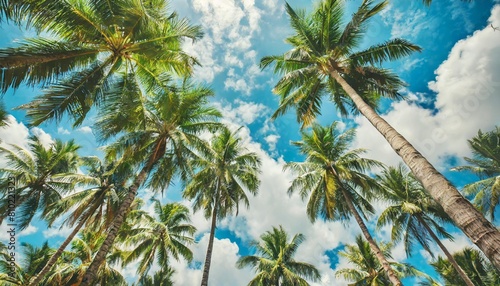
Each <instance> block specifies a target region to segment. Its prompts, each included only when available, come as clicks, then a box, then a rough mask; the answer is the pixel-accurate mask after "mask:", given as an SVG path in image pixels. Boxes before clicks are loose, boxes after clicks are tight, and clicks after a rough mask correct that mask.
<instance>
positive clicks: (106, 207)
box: [29, 157, 132, 285]
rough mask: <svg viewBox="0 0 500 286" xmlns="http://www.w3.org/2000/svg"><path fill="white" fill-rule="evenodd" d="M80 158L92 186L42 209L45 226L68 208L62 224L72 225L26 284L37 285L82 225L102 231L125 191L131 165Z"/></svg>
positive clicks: (52, 222)
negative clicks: (53, 251)
mask: <svg viewBox="0 0 500 286" xmlns="http://www.w3.org/2000/svg"><path fill="white" fill-rule="evenodd" d="M82 161H83V162H84V163H83V164H84V166H86V167H87V168H88V174H87V175H88V176H90V177H91V178H93V180H92V181H93V182H91V184H92V186H90V188H87V189H85V190H83V191H79V192H76V193H74V194H71V195H69V196H66V197H64V198H63V199H61V200H60V201H58V202H56V203H55V204H53V205H51V206H50V207H49V208H48V210H46V211H45V212H44V217H45V218H46V219H47V220H48V222H49V225H48V226H49V227H51V226H52V225H53V224H54V222H55V221H56V219H57V218H59V217H61V216H62V215H65V214H67V213H68V211H71V214H70V215H69V216H67V217H66V219H65V220H64V221H63V223H62V224H61V226H63V225H66V226H68V227H74V228H73V231H72V232H71V233H70V234H69V235H68V237H67V238H66V239H65V240H64V242H63V243H62V244H61V246H60V247H59V248H58V249H57V251H56V252H55V253H54V255H53V256H52V257H51V258H50V260H49V261H48V262H47V264H46V265H45V267H44V268H43V269H42V270H41V271H40V272H39V273H38V275H37V276H35V277H34V278H33V280H32V281H31V282H30V284H29V285H38V283H39V282H40V281H41V279H42V278H43V277H44V276H45V275H46V274H47V272H49V270H50V269H51V268H52V266H53V265H54V264H55V263H56V262H57V260H58V259H59V257H60V256H61V255H62V253H63V251H64V249H65V248H66V246H67V245H68V244H69V243H70V242H71V240H73V238H74V237H75V235H76V234H78V232H79V231H80V230H81V229H82V228H83V227H87V228H90V229H93V230H95V231H99V230H100V231H104V230H105V228H106V227H108V226H109V225H110V224H111V221H112V219H113V218H114V216H115V212H116V211H117V210H118V207H119V203H120V202H121V200H123V197H124V195H125V194H126V192H127V191H126V188H125V183H126V182H127V181H128V180H129V178H130V177H131V175H132V173H131V170H130V168H129V167H130V166H123V165H118V166H117V162H108V163H105V162H102V161H101V160H100V159H99V158H97V157H85V158H82ZM75 225H76V226H75Z"/></svg>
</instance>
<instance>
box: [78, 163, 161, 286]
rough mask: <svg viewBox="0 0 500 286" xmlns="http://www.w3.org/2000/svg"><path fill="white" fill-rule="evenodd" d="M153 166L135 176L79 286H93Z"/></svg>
mask: <svg viewBox="0 0 500 286" xmlns="http://www.w3.org/2000/svg"><path fill="white" fill-rule="evenodd" d="M155 161H157V160H155ZM153 165H154V162H150V163H148V164H147V165H146V166H144V168H142V170H141V172H140V173H139V175H137V177H136V178H135V180H134V183H133V184H132V186H130V187H129V189H128V194H127V196H126V197H125V199H124V200H123V203H122V204H121V205H120V208H119V209H118V213H117V214H116V216H115V218H114V219H113V222H112V223H111V226H110V228H109V229H108V235H107V236H106V239H105V240H104V242H103V243H102V245H101V247H100V248H99V251H98V252H97V254H96V255H95V257H94V259H93V260H92V263H90V265H89V267H88V268H87V270H86V271H85V274H84V275H83V278H82V283H81V284H80V286H86V285H94V284H92V282H93V281H94V280H95V278H96V276H97V270H98V269H99V266H101V264H102V263H103V262H104V260H105V259H106V255H107V254H108V251H109V249H110V248H111V246H112V245H113V243H114V241H115V238H116V235H117V234H118V230H119V229H120V227H121V226H122V224H123V221H124V220H125V218H126V217H127V215H128V213H129V212H130V206H131V205H132V202H133V201H134V199H135V197H136V196H137V190H138V189H139V187H140V186H141V185H142V184H143V183H144V181H145V180H146V177H147V176H148V174H149V172H150V171H151V169H152V167H153Z"/></svg>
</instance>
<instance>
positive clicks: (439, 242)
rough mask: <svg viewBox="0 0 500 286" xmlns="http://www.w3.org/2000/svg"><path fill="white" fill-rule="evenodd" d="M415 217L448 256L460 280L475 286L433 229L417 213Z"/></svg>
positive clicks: (469, 285)
mask: <svg viewBox="0 0 500 286" xmlns="http://www.w3.org/2000/svg"><path fill="white" fill-rule="evenodd" d="M417 219H418V221H419V222H420V224H422V225H423V226H424V228H425V229H426V230H427V232H428V233H429V234H430V235H431V237H432V239H434V241H435V242H436V243H437V244H438V245H439V248H441V250H442V251H443V252H444V254H445V255H446V257H448V261H450V263H451V265H453V268H455V270H456V271H457V272H458V275H460V277H462V280H463V281H464V282H465V284H466V285H468V286H475V285H474V283H473V282H472V281H471V280H470V278H469V276H467V274H465V272H464V270H463V269H462V267H460V265H458V263H457V261H456V260H455V258H454V257H453V255H451V253H450V252H449V251H448V249H446V247H445V246H444V245H443V244H442V243H441V240H440V239H439V238H438V237H437V235H436V234H435V233H434V231H432V229H431V228H430V227H429V225H428V224H427V223H426V222H425V221H424V219H423V218H422V217H421V216H420V215H417Z"/></svg>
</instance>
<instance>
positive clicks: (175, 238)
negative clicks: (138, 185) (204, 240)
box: [124, 200, 196, 277]
mask: <svg viewBox="0 0 500 286" xmlns="http://www.w3.org/2000/svg"><path fill="white" fill-rule="evenodd" d="M154 213H155V215H156V218H155V217H152V216H150V215H148V214H146V215H145V216H143V221H144V223H143V224H142V225H139V226H137V227H135V228H132V229H131V230H128V231H127V232H126V238H125V241H124V244H125V246H126V248H128V247H130V246H133V249H132V250H131V251H130V254H128V256H127V257H126V258H125V260H124V264H129V263H131V262H133V261H134V260H137V259H140V263H139V265H138V268H137V274H139V276H140V277H145V276H146V274H147V272H148V270H149V269H150V268H151V265H153V262H154V261H155V259H156V261H157V263H158V265H160V267H161V268H162V269H163V268H165V269H167V268H168V261H169V257H170V256H172V257H173V258H175V259H177V260H178V259H180V257H181V256H182V257H183V258H185V259H186V260H188V261H191V260H192V258H193V253H192V252H191V250H190V249H189V248H188V247H187V245H189V244H192V243H193V242H194V239H193V237H192V236H193V234H194V233H195V231H196V228H195V227H194V226H193V225H191V224H189V223H190V218H189V209H188V208H187V207H185V206H183V205H181V204H179V203H170V204H166V205H162V204H161V203H160V201H159V200H154Z"/></svg>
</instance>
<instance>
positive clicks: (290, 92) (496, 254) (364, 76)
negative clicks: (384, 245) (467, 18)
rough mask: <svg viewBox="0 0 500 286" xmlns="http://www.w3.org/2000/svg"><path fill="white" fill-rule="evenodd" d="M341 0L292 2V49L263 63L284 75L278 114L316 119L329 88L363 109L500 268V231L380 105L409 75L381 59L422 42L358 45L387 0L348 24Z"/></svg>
mask: <svg viewBox="0 0 500 286" xmlns="http://www.w3.org/2000/svg"><path fill="white" fill-rule="evenodd" d="M343 3H344V1H341V0H322V1H320V2H319V3H318V4H317V5H316V7H315V9H314V10H313V12H312V13H310V14H307V13H306V12H305V11H303V10H298V11H295V10H293V9H292V8H291V7H290V5H288V4H286V10H287V13H288V15H289V16H290V24H291V26H292V28H293V31H294V34H293V35H292V36H290V37H288V38H287V39H286V42H287V43H289V44H290V45H292V49H291V50H290V51H288V52H286V53H284V54H283V55H279V56H269V57H264V58H263V59H262V60H261V67H262V68H266V67H267V66H270V65H271V64H273V63H275V68H274V72H275V73H277V74H281V75H283V76H282V78H281V79H280V80H279V81H278V83H277V84H276V86H275V88H274V92H275V93H277V94H278V95H280V106H279V108H278V110H277V111H276V113H275V114H274V117H277V116H279V115H281V114H283V113H285V112H286V111H288V110H289V109H290V108H292V107H295V108H296V111H297V119H298V120H299V121H300V122H303V124H304V125H309V124H310V123H311V122H312V121H313V120H314V118H315V117H316V116H317V115H318V114H319V113H320V110H321V109H320V107H321V100H322V97H323V95H326V94H330V99H331V101H332V102H333V103H334V104H335V106H336V107H337V109H338V111H339V112H340V113H341V114H343V115H345V114H347V113H348V111H349V108H352V109H353V110H354V111H355V112H359V113H361V114H362V115H364V116H365V117H366V118H367V119H368V121H369V122H370V123H371V124H372V125H373V126H374V127H375V128H376V129H377V131H379V132H380V134H382V136H384V138H385V139H386V140H387V141H388V142H389V144H390V145H391V147H392V148H393V149H394V151H395V152H396V153H397V154H398V155H399V156H401V158H402V159H403V161H404V162H405V164H406V165H408V166H409V167H410V169H411V171H412V172H413V174H414V175H415V177H416V178H417V179H418V180H419V181H421V182H422V184H423V186H424V188H425V189H426V190H427V192H429V194H430V195H431V196H432V198H433V199H434V200H436V201H437V202H438V203H439V204H440V205H441V206H442V207H443V208H444V210H445V212H446V213H447V214H448V215H449V216H450V217H451V219H452V220H453V221H454V222H455V224H456V225H457V226H458V227H460V228H461V229H462V230H463V232H464V233H465V234H466V235H467V236H468V237H469V238H470V239H471V240H472V241H474V243H476V245H477V246H478V247H479V248H480V249H481V250H482V251H483V252H484V253H485V254H486V256H487V257H488V258H489V259H490V260H491V261H492V262H493V263H494V264H495V266H496V267H497V269H500V231H498V230H497V229H496V228H495V227H494V226H493V225H492V224H491V223H490V222H489V221H488V220H486V219H485V218H484V216H483V215H482V214H481V213H480V212H478V211H477V210H476V209H475V208H474V207H473V206H472V204H470V202H469V201H467V199H465V198H464V197H463V196H462V195H461V194H460V193H459V192H458V191H457V189H456V188H455V187H454V186H453V185H452V184H451V183H450V182H449V181H448V180H447V179H446V178H445V177H444V176H443V175H442V174H440V173H439V172H438V171H437V170H436V169H435V168H434V167H433V166H432V164H430V163H429V162H428V161H427V159H426V158H425V157H424V156H422V154H420V152H418V151H417V150H416V149H415V148H414V147H413V146H412V145H411V144H410V142H408V141H407V140H406V139H405V138H404V137H403V136H402V135H401V134H399V133H398V132H397V131H396V130H395V129H394V128H393V127H392V126H391V125H390V124H389V123H387V122H386V121H385V120H384V119H383V118H382V117H380V116H379V115H378V114H377V112H376V110H375V107H376V105H377V104H376V103H377V99H378V98H379V97H380V96H387V97H389V98H397V97H399V94H398V92H397V91H398V90H399V89H400V88H401V87H402V86H403V82H402V81H401V80H400V79H399V78H398V77H397V76H396V75H394V74H393V73H391V72H390V71H388V70H386V69H382V68H380V67H378V66H379V64H381V63H383V62H384V61H387V60H396V59H399V58H401V57H403V56H407V55H409V54H411V53H413V52H415V51H420V48H419V47H417V46H415V45H413V44H411V43H409V42H407V41H405V40H402V39H392V40H389V41H387V42H385V43H381V44H378V45H374V46H371V47H369V48H367V49H365V50H359V51H358V50H357V49H356V48H357V47H358V46H359V44H360V43H361V39H362V36H363V35H364V34H365V33H366V31H367V27H368V26H367V22H368V20H370V19H371V18H372V17H373V16H375V15H376V14H377V13H379V12H380V11H381V10H382V9H383V8H384V7H385V6H386V5H387V1H383V2H380V3H378V4H374V1H372V0H363V2H362V3H361V6H360V7H359V8H358V10H357V11H356V12H355V13H354V14H353V16H352V18H351V20H350V21H349V22H348V23H347V24H346V25H345V26H342V24H341V22H342V19H343V14H344V13H343Z"/></svg>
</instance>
